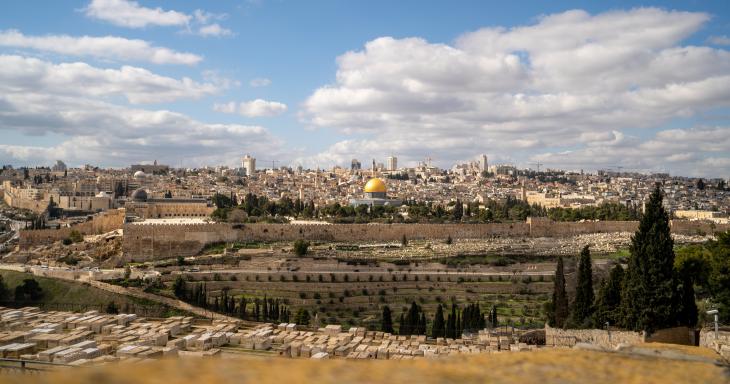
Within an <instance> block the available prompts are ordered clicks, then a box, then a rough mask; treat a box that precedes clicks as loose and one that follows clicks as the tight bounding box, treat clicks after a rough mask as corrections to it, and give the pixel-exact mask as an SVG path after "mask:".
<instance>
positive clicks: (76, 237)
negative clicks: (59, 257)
mask: <svg viewBox="0 0 730 384" xmlns="http://www.w3.org/2000/svg"><path fill="white" fill-rule="evenodd" d="M68 238H69V239H71V241H73V242H74V243H80V242H82V241H84V236H83V235H82V234H81V232H79V231H77V230H75V229H74V230H71V232H70V233H69V234H68Z"/></svg>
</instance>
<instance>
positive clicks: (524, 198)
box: [521, 179, 527, 201]
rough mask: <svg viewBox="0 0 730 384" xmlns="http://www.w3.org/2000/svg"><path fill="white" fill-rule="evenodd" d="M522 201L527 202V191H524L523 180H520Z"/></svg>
mask: <svg viewBox="0 0 730 384" xmlns="http://www.w3.org/2000/svg"><path fill="white" fill-rule="evenodd" d="M521 189H522V201H527V191H525V180H524V179H522V188H521Z"/></svg>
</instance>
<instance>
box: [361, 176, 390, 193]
mask: <svg viewBox="0 0 730 384" xmlns="http://www.w3.org/2000/svg"><path fill="white" fill-rule="evenodd" d="M385 190H386V188H385V183H384V182H383V180H380V179H378V178H374V179H370V180H369V181H368V183H367V184H365V189H363V192H365V193H385Z"/></svg>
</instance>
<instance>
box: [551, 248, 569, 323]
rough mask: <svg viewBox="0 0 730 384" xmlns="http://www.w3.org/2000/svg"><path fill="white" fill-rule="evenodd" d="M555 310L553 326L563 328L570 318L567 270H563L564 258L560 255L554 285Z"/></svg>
mask: <svg viewBox="0 0 730 384" xmlns="http://www.w3.org/2000/svg"><path fill="white" fill-rule="evenodd" d="M552 305H553V312H552V318H551V319H549V320H552V324H551V325H552V326H553V327H559V328H562V327H563V326H564V325H565V320H566V319H567V318H568V295H567V293H566V292H565V272H564V271H563V258H562V257H558V265H557V267H556V268H555V281H554V287H553V301H552Z"/></svg>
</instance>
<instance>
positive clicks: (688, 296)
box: [677, 271, 698, 327]
mask: <svg viewBox="0 0 730 384" xmlns="http://www.w3.org/2000/svg"><path fill="white" fill-rule="evenodd" d="M677 279H678V281H679V282H680V285H679V287H678V289H677V295H678V296H679V308H680V310H679V312H678V313H677V316H678V318H677V321H678V322H679V325H684V326H687V327H694V326H695V325H697V314H698V310H697V303H696V302H695V289H694V281H693V279H692V275H691V274H690V273H687V271H678V277H677Z"/></svg>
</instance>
